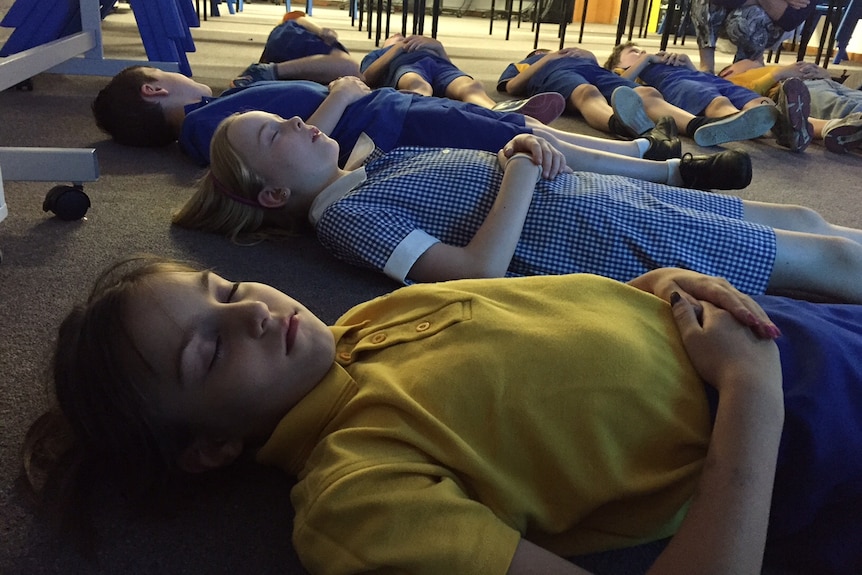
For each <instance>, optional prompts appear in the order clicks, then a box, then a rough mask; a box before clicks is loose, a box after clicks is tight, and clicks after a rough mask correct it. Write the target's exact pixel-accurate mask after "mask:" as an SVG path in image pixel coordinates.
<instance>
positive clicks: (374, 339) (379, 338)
mask: <svg viewBox="0 0 862 575" xmlns="http://www.w3.org/2000/svg"><path fill="white" fill-rule="evenodd" d="M385 340H386V334H385V333H375V334H374V335H372V336H371V343H381V342H383V341H385Z"/></svg>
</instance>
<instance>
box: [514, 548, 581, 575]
mask: <svg viewBox="0 0 862 575" xmlns="http://www.w3.org/2000/svg"><path fill="white" fill-rule="evenodd" d="M506 575H589V574H588V572H587V571H584V570H583V569H581V568H580V567H578V566H577V565H574V564H573V563H570V562H568V561H566V560H565V559H563V558H562V557H560V556H558V555H555V554H553V553H551V552H550V551H548V550H546V549H543V548H541V547H539V546H538V545H536V544H535V543H530V542H529V541H527V540H526V539H521V540H520V541H519V542H518V547H517V548H516V549H515V556H514V557H512V563H511V564H509V570H508V571H507V572H506Z"/></svg>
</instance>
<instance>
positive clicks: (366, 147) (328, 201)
mask: <svg viewBox="0 0 862 575" xmlns="http://www.w3.org/2000/svg"><path fill="white" fill-rule="evenodd" d="M374 148H375V146H374V141H372V139H371V138H369V137H368V135H367V134H366V133H365V132H362V133H361V134H359V138H357V140H356V145H355V146H354V147H353V151H352V152H350V157H349V158H347V163H346V164H345V165H344V168H345V169H346V170H350V172H348V173H347V174H345V175H343V176H341V177H340V178H338V179H337V180H335V181H334V182H332V183H331V184H329V185H328V186H326V188H324V189H323V191H321V192H320V193H319V194H317V197H316V198H314V202H312V204H311V209H310V210H308V221H310V222H311V225H312V226H316V225H317V222H318V221H320V216H321V215H323V212H324V210H326V208H328V207H329V206H331V205H332V204H334V203H335V202H337V201H338V200H340V199H341V198H343V197H344V196H346V195H347V194H348V192H350V190H352V189H353V188H355V187H356V186H358V185H359V184H361V183H362V182H364V181H365V167H363V166H362V163H363V162H364V161H365V160H366V158H368V156H369V155H371V152H373V151H374Z"/></svg>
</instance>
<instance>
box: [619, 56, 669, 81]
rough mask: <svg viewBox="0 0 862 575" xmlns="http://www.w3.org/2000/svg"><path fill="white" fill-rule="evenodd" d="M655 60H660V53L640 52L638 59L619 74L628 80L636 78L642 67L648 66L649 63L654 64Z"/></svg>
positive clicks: (642, 69)
mask: <svg viewBox="0 0 862 575" xmlns="http://www.w3.org/2000/svg"><path fill="white" fill-rule="evenodd" d="M657 62H661V55H660V54H646V53H644V54H641V55H640V56H638V59H637V60H636V61H635V63H634V64H632V65H631V66H629V67H628V68H626V69H625V70H623V72H622V73H621V74H620V76H622V77H623V78H628V79H629V80H632V81H634V80H637V79H638V76H640V75H641V72H643V71H644V68H646V67H647V66H649V65H650V64H655V63H657Z"/></svg>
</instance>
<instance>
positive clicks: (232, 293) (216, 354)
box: [209, 282, 242, 369]
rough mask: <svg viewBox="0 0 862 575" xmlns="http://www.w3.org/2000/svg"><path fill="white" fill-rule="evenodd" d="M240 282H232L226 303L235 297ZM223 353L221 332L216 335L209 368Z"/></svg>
mask: <svg viewBox="0 0 862 575" xmlns="http://www.w3.org/2000/svg"><path fill="white" fill-rule="evenodd" d="M240 283H242V282H233V283H232V284H231V287H230V291H229V292H228V294H227V297H226V298H225V301H224V303H230V302H231V301H233V298H234V296H235V295H236V292H237V290H238V289H239V286H240ZM223 355H224V351H223V348H222V338H221V333H219V334H217V335H216V340H215V347H214V348H213V356H212V359H211V360H210V365H209V368H210V369H212V368H213V366H214V365H215V364H216V362H217V361H218V360H220V359H221V358H222V356H223Z"/></svg>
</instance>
